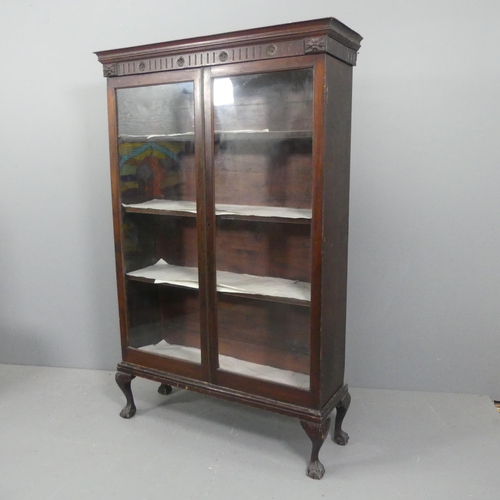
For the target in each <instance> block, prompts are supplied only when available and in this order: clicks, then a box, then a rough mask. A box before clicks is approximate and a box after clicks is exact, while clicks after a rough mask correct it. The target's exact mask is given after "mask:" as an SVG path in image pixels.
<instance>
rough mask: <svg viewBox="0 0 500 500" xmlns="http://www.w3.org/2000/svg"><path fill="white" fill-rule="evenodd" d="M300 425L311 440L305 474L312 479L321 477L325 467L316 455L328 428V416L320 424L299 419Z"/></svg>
mask: <svg viewBox="0 0 500 500" xmlns="http://www.w3.org/2000/svg"><path fill="white" fill-rule="evenodd" d="M300 425H302V428H303V429H304V430H305V431H306V434H307V435H308V436H309V439H310V440H311V442H312V452H311V460H310V462H309V465H308V466H307V475H308V476H309V477H310V478H312V479H321V478H322V477H323V474H324V473H325V468H324V467H323V464H322V463H321V462H320V461H319V458H318V455H319V450H320V449H321V446H322V445H323V443H324V441H325V438H326V436H327V435H328V431H329V429H330V418H327V419H326V420H325V421H324V422H322V423H320V424H316V423H313V422H305V421H303V420H301V421H300Z"/></svg>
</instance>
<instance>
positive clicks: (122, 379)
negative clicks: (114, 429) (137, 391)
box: [115, 372, 136, 418]
mask: <svg viewBox="0 0 500 500" xmlns="http://www.w3.org/2000/svg"><path fill="white" fill-rule="evenodd" d="M134 378H135V376H134V375H130V374H128V373H123V372H117V373H116V376H115V379H116V383H117V384H118V387H119V388H120V389H121V390H122V392H123V394H125V397H126V398H127V404H126V405H125V406H124V407H123V410H122V411H121V412H120V417H122V418H132V417H133V416H134V415H135V410H136V408H135V404H134V396H133V395H132V389H131V387H130V385H131V382H132V380H133V379H134Z"/></svg>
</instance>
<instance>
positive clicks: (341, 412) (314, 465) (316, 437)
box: [116, 363, 351, 479]
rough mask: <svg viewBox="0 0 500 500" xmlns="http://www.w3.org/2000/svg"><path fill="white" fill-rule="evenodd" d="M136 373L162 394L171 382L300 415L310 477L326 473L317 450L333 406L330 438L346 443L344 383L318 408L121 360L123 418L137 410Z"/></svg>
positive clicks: (119, 378) (347, 397)
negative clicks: (308, 444)
mask: <svg viewBox="0 0 500 500" xmlns="http://www.w3.org/2000/svg"><path fill="white" fill-rule="evenodd" d="M136 375H137V376H140V377H142V378H147V379H150V380H154V381H156V382H160V386H159V387H158V392H159V393H160V394H162V395H165V396H166V395H168V394H170V393H171V392H172V386H174V387H179V388H181V389H187V390H193V391H195V392H199V393H202V394H209V395H212V396H216V397H219V398H222V399H227V400H229V401H237V402H240V403H243V404H248V405H251V406H256V407H258V408H263V409H266V410H270V411H274V412H277V413H281V414H284V415H287V416H291V417H296V418H299V420H300V424H301V426H302V428H303V429H304V431H305V432H306V434H307V436H308V437H309V439H310V440H311V443H312V452H311V458H310V461H309V464H308V466H307V476H309V477H310V478H312V479H321V478H322V477H323V475H324V473H325V468H324V466H323V464H322V463H321V462H320V460H319V451H320V449H321V447H322V446H323V443H324V441H325V439H326V437H327V435H328V434H329V430H330V422H331V419H330V414H331V413H332V411H333V409H334V408H335V409H336V416H335V424H334V430H333V433H332V434H333V436H332V440H333V441H334V442H335V443H337V444H339V445H342V446H344V445H346V444H347V442H348V440H349V436H348V434H347V433H346V432H345V431H343V430H342V422H343V420H344V417H345V415H346V413H347V410H348V409H349V405H350V402H351V396H350V394H349V391H348V387H347V385H343V386H342V387H340V389H339V390H338V391H337V392H336V393H335V394H334V395H333V396H332V397H331V398H330V400H329V401H328V402H327V404H326V405H325V406H324V407H323V408H322V409H321V410H318V409H311V408H304V407H300V406H296V405H292V404H289V403H284V402H281V401H274V400H271V399H267V398H263V397H261V396H256V395H251V394H247V393H242V392H240V391H236V390H233V389H229V388H226V387H221V386H216V385H212V384H209V383H206V382H202V381H198V380H193V379H188V378H185V377H179V376H173V375H172V376H169V375H168V374H166V373H164V372H161V371H159V370H152V369H150V368H144V367H140V366H137V365H133V364H131V363H120V364H119V365H118V371H117V373H116V383H117V384H118V386H119V387H120V389H121V390H122V392H123V394H124V395H125V398H126V405H125V406H124V408H123V409H122V411H121V412H120V416H121V417H122V418H127V419H128V418H132V417H133V416H134V415H135V413H136V406H135V403H134V397H133V394H132V388H131V383H132V380H133V379H134V378H135V377H136Z"/></svg>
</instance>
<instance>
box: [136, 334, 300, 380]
mask: <svg viewBox="0 0 500 500" xmlns="http://www.w3.org/2000/svg"><path fill="white" fill-rule="evenodd" d="M140 349H141V350H142V351H147V352H151V353H154V354H158V355H160V356H169V357H172V358H176V359H183V360H186V361H191V362H195V363H200V362H201V351H200V349H197V348H196V347H186V346H181V345H174V344H169V343H168V342H166V341H165V340H162V341H161V342H159V343H158V344H156V345H148V346H145V347H141V348H140ZM219 367H220V368H221V369H222V370H226V371H229V372H232V373H237V374H239V375H245V376H247V377H255V378H259V379H263V380H268V381H271V382H277V383H279V384H285V385H292V386H294V387H299V388H301V389H309V376H308V375H304V374H303V373H297V372H292V371H290V370H282V369H280V368H275V367H273V366H265V365H260V364H258V363H252V362H250V361H243V360H241V359H237V358H233V357H231V356H225V355H222V354H221V355H219Z"/></svg>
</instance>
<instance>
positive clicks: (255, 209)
mask: <svg viewBox="0 0 500 500" xmlns="http://www.w3.org/2000/svg"><path fill="white" fill-rule="evenodd" d="M215 213H216V215H253V216H256V217H281V218H284V219H310V218H311V217H312V210H311V209H310V208H290V207H262V206H255V205H225V204H217V205H215Z"/></svg>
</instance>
